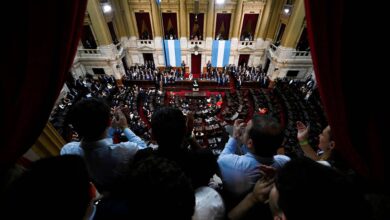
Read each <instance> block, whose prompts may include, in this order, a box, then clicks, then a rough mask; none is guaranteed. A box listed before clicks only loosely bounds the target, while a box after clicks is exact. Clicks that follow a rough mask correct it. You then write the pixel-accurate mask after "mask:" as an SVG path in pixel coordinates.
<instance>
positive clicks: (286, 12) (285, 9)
mask: <svg viewBox="0 0 390 220" xmlns="http://www.w3.org/2000/svg"><path fill="white" fill-rule="evenodd" d="M292 7H293V6H292V5H288V4H285V5H284V6H283V14H284V15H287V16H289V15H291V11H292Z"/></svg>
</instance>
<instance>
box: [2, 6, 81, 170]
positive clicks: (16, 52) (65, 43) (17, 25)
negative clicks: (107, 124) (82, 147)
mask: <svg viewBox="0 0 390 220" xmlns="http://www.w3.org/2000/svg"><path fill="white" fill-rule="evenodd" d="M5 4H7V6H3V7H4V8H8V9H17V12H18V13H17V15H16V16H13V18H12V20H10V19H9V17H8V16H7V15H6V14H5V13H2V15H1V18H2V21H4V22H3V30H5V31H6V32H4V33H3V38H2V39H3V41H2V42H3V48H4V49H3V53H4V55H5V56H6V62H4V63H2V65H1V67H2V69H1V70H2V73H3V74H2V79H1V80H0V85H1V86H0V96H1V102H2V107H1V114H0V115H1V123H0V127H1V131H0V133H1V135H2V136H1V137H2V138H1V140H2V143H1V145H0V165H1V166H0V168H1V169H6V168H7V167H9V166H10V165H12V164H13V163H14V162H15V161H16V160H17V159H18V158H19V157H20V156H21V155H23V154H24V153H25V152H26V151H27V150H28V149H29V148H30V147H31V146H32V145H33V144H34V142H35V140H36V139H37V137H38V136H39V135H40V133H41V132H42V130H43V128H44V126H45V124H46V122H47V120H48V118H49V115H50V112H51V110H52V108H53V105H54V103H55V101H56V99H57V97H58V95H59V92H60V90H61V88H62V86H63V85H64V81H65V79H66V77H67V76H68V71H69V68H70V66H71V65H72V63H73V58H74V56H75V53H76V49H77V45H78V43H79V40H80V34H81V31H82V25H83V19H84V15H85V9H86V5H87V1H86V0H56V1H52V0H43V1H33V0H29V1H26V2H23V3H21V2H18V1H7V2H6V3H5ZM8 5H9V6H8Z"/></svg>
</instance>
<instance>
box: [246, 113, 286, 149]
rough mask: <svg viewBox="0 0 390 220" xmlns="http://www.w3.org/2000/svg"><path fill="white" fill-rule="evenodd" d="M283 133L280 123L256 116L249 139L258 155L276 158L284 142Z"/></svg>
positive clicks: (253, 119) (267, 117) (271, 118)
mask: <svg viewBox="0 0 390 220" xmlns="http://www.w3.org/2000/svg"><path fill="white" fill-rule="evenodd" d="M282 131H283V129H282V127H281V126H280V123H279V122H278V121H277V120H276V119H275V118H273V117H270V116H260V115H257V114H255V115H254V116H253V118H252V128H251V129H250V130H249V138H250V139H252V141H253V145H254V148H255V151H256V154H257V155H259V156H262V157H272V156H274V155H275V154H276V150H277V149H278V148H279V147H280V146H281V145H282V142H283V132H282Z"/></svg>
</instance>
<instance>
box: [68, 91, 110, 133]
mask: <svg viewBox="0 0 390 220" xmlns="http://www.w3.org/2000/svg"><path fill="white" fill-rule="evenodd" d="M110 111H111V109H110V106H109V105H108V104H107V103H106V102H105V100H104V99H99V98H88V99H83V100H81V101H79V102H77V103H76V104H75V105H74V106H73V108H72V109H71V111H70V112H69V115H68V121H69V123H70V124H72V125H73V127H74V129H75V130H76V132H77V133H78V134H79V135H80V136H81V137H82V138H87V139H91V140H94V139H98V138H99V137H100V136H101V135H102V134H103V132H104V131H105V130H106V128H107V127H108V126H109V123H110Z"/></svg>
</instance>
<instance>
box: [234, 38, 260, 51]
mask: <svg viewBox="0 0 390 220" xmlns="http://www.w3.org/2000/svg"><path fill="white" fill-rule="evenodd" d="M255 45H256V42H255V41H249V40H244V41H239V42H238V50H241V49H244V48H250V49H252V50H254V49H255Z"/></svg>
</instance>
